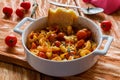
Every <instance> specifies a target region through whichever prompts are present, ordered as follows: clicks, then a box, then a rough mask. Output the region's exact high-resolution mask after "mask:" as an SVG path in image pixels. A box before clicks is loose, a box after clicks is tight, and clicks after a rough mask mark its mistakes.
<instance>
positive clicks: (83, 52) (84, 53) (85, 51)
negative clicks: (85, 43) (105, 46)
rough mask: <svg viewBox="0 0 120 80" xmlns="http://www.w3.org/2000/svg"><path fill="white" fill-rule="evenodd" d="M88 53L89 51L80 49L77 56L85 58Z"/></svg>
mask: <svg viewBox="0 0 120 80" xmlns="http://www.w3.org/2000/svg"><path fill="white" fill-rule="evenodd" d="M89 53H90V51H89V50H87V49H81V50H80V51H79V55H80V56H81V57H82V56H85V55H87V54H89Z"/></svg>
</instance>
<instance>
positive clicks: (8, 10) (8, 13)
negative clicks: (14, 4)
mask: <svg viewBox="0 0 120 80" xmlns="http://www.w3.org/2000/svg"><path fill="white" fill-rule="evenodd" d="M2 11H3V13H4V14H5V15H6V16H8V17H10V16H11V14H12V13H13V9H12V8H11V7H9V6H5V7H3V10H2Z"/></svg>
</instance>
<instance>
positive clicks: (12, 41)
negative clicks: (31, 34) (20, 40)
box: [5, 34, 17, 47]
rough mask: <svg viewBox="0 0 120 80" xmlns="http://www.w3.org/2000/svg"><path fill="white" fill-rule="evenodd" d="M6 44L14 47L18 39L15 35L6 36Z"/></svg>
mask: <svg viewBox="0 0 120 80" xmlns="http://www.w3.org/2000/svg"><path fill="white" fill-rule="evenodd" d="M5 43H6V44H7V45H8V46H9V47H14V46H15V45H16V43H17V37H16V36H15V35H13V34H11V35H8V36H6V38H5Z"/></svg>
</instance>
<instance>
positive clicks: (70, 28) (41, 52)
mask: <svg viewBox="0 0 120 80" xmlns="http://www.w3.org/2000/svg"><path fill="white" fill-rule="evenodd" d="M73 12H74V11H73V10H69V11H67V9H63V8H58V9H57V10H55V11H52V10H49V15H48V26H45V27H44V28H42V29H38V30H35V31H32V32H31V33H30V34H29V35H28V40H27V47H28V49H29V50H30V52H31V53H32V54H34V55H36V56H38V57H42V58H45V59H49V60H54V61H68V60H74V59H77V58H81V57H83V56H85V55H87V54H90V53H91V52H92V51H93V50H94V49H95V48H96V46H97V44H96V43H95V41H94V40H93V38H92V32H91V30H90V29H88V28H81V29H80V28H79V27H80V26H78V27H74V25H73V22H74V19H76V18H77V15H76V14H75V13H73ZM62 15H66V16H62ZM73 15H74V16H73ZM57 16H58V17H57Z"/></svg>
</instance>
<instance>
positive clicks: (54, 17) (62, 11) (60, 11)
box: [48, 7, 78, 26]
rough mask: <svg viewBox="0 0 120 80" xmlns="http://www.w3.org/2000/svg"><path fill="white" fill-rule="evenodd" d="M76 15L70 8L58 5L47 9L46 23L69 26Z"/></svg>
mask: <svg viewBox="0 0 120 80" xmlns="http://www.w3.org/2000/svg"><path fill="white" fill-rule="evenodd" d="M77 17H78V15H77V14H76V12H75V11H74V10H72V9H66V8H61V7H58V8H56V9H51V8H50V9H49V11H48V24H49V25H54V24H57V25H61V26H69V25H72V24H73V21H74V19H76V18H77Z"/></svg>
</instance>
